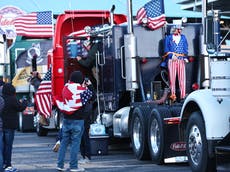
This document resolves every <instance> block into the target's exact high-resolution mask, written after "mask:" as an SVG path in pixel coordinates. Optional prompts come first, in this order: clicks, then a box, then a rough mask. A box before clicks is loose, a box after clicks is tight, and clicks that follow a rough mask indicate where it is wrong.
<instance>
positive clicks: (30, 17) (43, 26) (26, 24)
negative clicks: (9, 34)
mask: <svg viewBox="0 0 230 172" xmlns="http://www.w3.org/2000/svg"><path fill="white" fill-rule="evenodd" d="M52 21H53V14H52V11H43V12H32V13H29V14H25V15H22V16H19V17H17V18H15V19H14V26H15V29H16V33H17V34H18V35H21V36H28V37H46V38H47V37H48V38H49V37H52V36H53V22H52Z"/></svg>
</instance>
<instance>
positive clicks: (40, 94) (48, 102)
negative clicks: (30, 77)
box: [35, 68, 52, 118]
mask: <svg viewBox="0 0 230 172" xmlns="http://www.w3.org/2000/svg"><path fill="white" fill-rule="evenodd" d="M35 103H36V106H37V111H38V112H39V113H40V114H41V115H44V116H45V117H46V118H49V117H50V116H51V111H52V97H51V68H49V70H48V71H47V73H46V74H45V76H44V78H43V80H42V81H41V83H40V85H39V87H38V90H37V92H36V93H35Z"/></svg>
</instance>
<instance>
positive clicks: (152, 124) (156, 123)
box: [148, 109, 164, 164]
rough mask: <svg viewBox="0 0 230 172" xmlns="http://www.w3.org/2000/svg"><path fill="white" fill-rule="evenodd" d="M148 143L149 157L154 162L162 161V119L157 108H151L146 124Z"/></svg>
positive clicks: (159, 162) (160, 162)
mask: <svg viewBox="0 0 230 172" xmlns="http://www.w3.org/2000/svg"><path fill="white" fill-rule="evenodd" d="M148 145H149V151H150V157H151V159H152V160H153V161H154V162H155V163H156V164H162V163H163V162H164V153H163V149H164V132H163V121H162V118H161V115H160V114H159V112H158V110H156V109H153V111H152V112H151V116H150V119H149V124H148Z"/></svg>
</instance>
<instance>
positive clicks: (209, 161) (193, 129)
mask: <svg viewBox="0 0 230 172" xmlns="http://www.w3.org/2000/svg"><path fill="white" fill-rule="evenodd" d="M204 126H205V124H204V122H203V119H202V117H201V112H193V113H192V115H191V117H190V118H189V121H188V125H187V129H186V144H187V148H186V151H187V155H188V161H189V165H190V167H191V169H192V171H193V172H207V171H208V172H211V171H215V160H214V158H209V155H208V143H207V139H206V134H205V127H204Z"/></svg>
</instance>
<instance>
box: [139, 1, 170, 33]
mask: <svg viewBox="0 0 230 172" xmlns="http://www.w3.org/2000/svg"><path fill="white" fill-rule="evenodd" d="M164 13H165V11H164V0H151V1H149V2H148V3H147V4H145V5H144V6H143V7H142V8H140V9H139V10H138V11H137V15H136V19H137V22H138V24H145V25H146V26H147V27H148V28H149V29H152V30H156V29H159V28H161V27H163V26H164V24H165V23H166V17H165V14H164ZM145 19H146V20H145Z"/></svg>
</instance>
